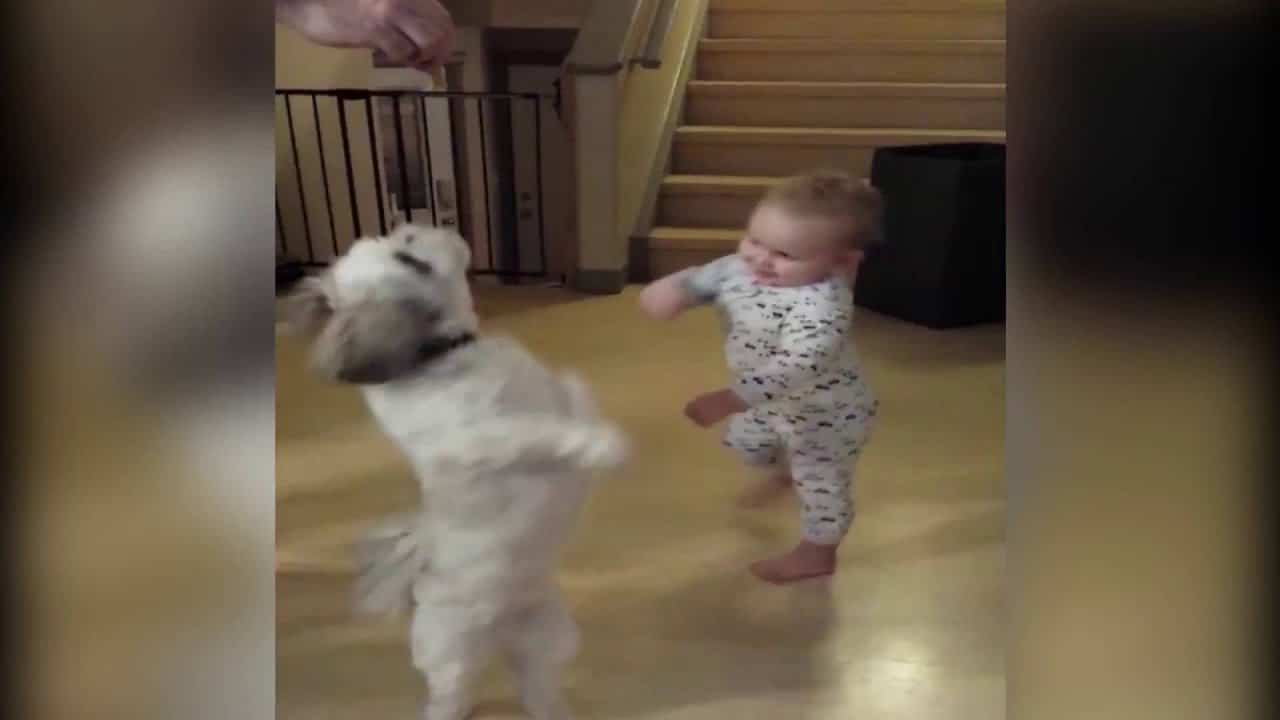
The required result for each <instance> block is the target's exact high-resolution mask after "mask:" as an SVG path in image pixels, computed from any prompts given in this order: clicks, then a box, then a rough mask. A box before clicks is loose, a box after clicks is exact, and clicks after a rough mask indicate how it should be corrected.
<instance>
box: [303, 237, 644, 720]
mask: <svg viewBox="0 0 1280 720" xmlns="http://www.w3.org/2000/svg"><path fill="white" fill-rule="evenodd" d="M469 262H470V251H469V248H468V247H467V245H466V244H465V243H464V242H463V240H462V238H461V237H459V236H457V235H456V234H454V233H452V232H448V231H445V230H441V229H436V228H424V227H418V226H414V225H405V226H401V227H399V228H397V229H396V230H395V231H393V232H392V233H391V234H390V235H388V236H386V237H379V238H364V239H361V240H359V241H357V242H356V243H355V244H354V245H352V247H351V248H350V250H348V251H347V253H346V254H344V255H343V256H342V257H340V258H338V259H337V260H336V261H335V262H334V264H333V265H332V267H331V268H330V269H329V270H328V271H326V272H325V273H324V274H322V275H319V276H316V277H312V278H308V279H306V280H304V281H303V282H302V283H301V284H300V285H299V288H298V290H297V291H295V293H294V295H293V297H292V298H291V300H290V306H291V307H290V310H291V312H290V317H291V322H290V324H291V325H292V327H293V328H294V329H295V330H296V331H300V332H303V333H306V334H309V335H313V336H314V340H313V344H312V349H311V360H312V364H313V366H314V367H315V368H316V369H317V370H318V371H319V372H320V373H321V374H323V375H325V376H326V377H328V378H331V379H333V380H335V381H338V382H345V383H353V384H356V385H358V386H359V387H360V390H361V392H362V393H363V395H364V398H365V401H366V403H367V404H368V406H369V409H370V410H371V412H372V414H373V415H374V417H375V418H376V419H377V421H378V423H379V424H380V426H381V427H382V429H383V430H384V431H385V432H386V433H387V434H388V436H390V437H391V438H392V439H393V440H394V441H395V442H396V444H397V445H398V446H399V448H400V449H401V450H402V451H403V452H404V454H405V455H406V456H407V458H408V459H409V460H410V462H411V463H412V465H413V468H414V471H415V474H416V475H417V478H418V480H419V483H420V485H421V489H422V499H423V506H422V508H421V509H420V510H419V511H416V512H411V513H405V514H402V515H399V516H396V517H393V518H389V519H388V520H387V521H386V522H384V523H383V524H382V525H381V526H379V527H377V528H375V529H374V530H373V531H372V532H370V533H369V534H368V535H367V536H366V537H365V539H364V540H363V541H362V542H361V543H360V544H359V546H358V548H357V552H358V556H359V557H358V561H359V571H358V574H357V583H356V597H357V607H358V608H359V609H360V610H361V611H363V612H366V613H396V612H403V611H408V610H410V609H412V612H413V618H412V622H411V628H410V648H411V654H412V657H413V663H414V665H415V666H416V667H417V668H418V669H419V670H420V671H421V672H422V673H423V675H424V676H425V678H426V681H427V694H428V700H427V703H426V707H425V710H424V719H425V720H462V718H465V717H466V716H467V714H468V713H469V711H470V710H471V705H472V700H471V697H470V692H469V686H470V684H471V681H472V679H473V678H474V676H475V675H476V674H477V673H478V672H479V671H480V670H482V669H483V668H484V666H485V665H486V664H487V662H489V661H490V659H492V658H494V657H495V656H505V658H506V659H507V660H508V661H509V662H511V664H512V666H513V669H514V670H515V672H516V676H517V677H518V678H519V682H520V692H521V699H522V701H523V703H524V705H525V708H526V709H527V711H528V712H529V714H530V715H531V716H532V717H533V718H534V719H535V720H566V719H567V718H568V717H569V709H568V706H567V705H566V703H565V701H564V697H563V694H562V691H561V687H560V684H561V673H562V670H563V668H564V667H565V665H567V664H568V663H569V661H570V660H572V659H573V657H574V656H575V655H576V653H577V647H578V629H577V626H576V624H575V623H574V620H573V617H572V615H571V613H570V611H569V609H568V607H567V606H566V604H565V602H564V600H563V598H562V597H561V594H560V590H559V587H558V585H557V582H556V578H555V570H556V565H557V560H558V555H559V551H560V549H561V547H562V546H563V545H564V543H565V541H566V540H567V538H568V535H569V533H570V531H571V530H572V528H573V526H574V524H575V520H576V518H577V515H578V512H579V510H580V509H581V507H582V505H583V503H584V502H585V500H586V498H587V494H588V491H589V486H590V483H591V481H592V478H593V475H594V474H596V473H597V472H600V471H603V470H606V469H610V468H614V467H617V466H619V465H620V464H621V463H622V462H623V461H624V460H625V457H626V454H627V443H626V439H625V437H624V436H623V435H622V433H621V432H620V431H619V430H618V429H617V428H616V427H615V426H614V425H612V424H610V423H608V422H606V421H605V420H604V419H603V418H602V417H601V416H600V414H599V412H598V410H597V408H596V406H595V401H594V398H593V397H592V394H591V392H590V391H589V389H588V388H587V386H586V385H585V384H583V383H582V382H581V381H579V380H578V379H577V378H575V377H573V376H571V375H567V374H557V373H553V372H552V371H550V370H548V369H547V368H546V367H544V366H543V365H542V364H541V363H539V362H538V361H537V360H536V359H535V358H534V357H533V356H532V355H530V354H529V353H528V352H527V351H526V350H525V349H524V348H523V347H522V346H520V345H519V344H518V343H516V342H515V341H513V340H510V339H506V338H500V337H489V336H481V335H480V334H479V332H478V320H477V318H476V314H475V311H474V309H473V303H472V298H471V293H470V290H469V288H468V284H467V278H466V269H467V265H468V263H469Z"/></svg>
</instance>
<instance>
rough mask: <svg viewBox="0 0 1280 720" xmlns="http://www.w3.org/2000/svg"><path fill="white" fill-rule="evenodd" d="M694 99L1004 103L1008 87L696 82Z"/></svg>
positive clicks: (692, 86) (693, 85)
mask: <svg viewBox="0 0 1280 720" xmlns="http://www.w3.org/2000/svg"><path fill="white" fill-rule="evenodd" d="M688 88H689V93H690V94H691V95H703V96H707V97H760V96H766V97H771V98H792V97H833V98H869V97H906V98H918V97H929V98H984V99H1003V98H1004V97H1005V84H1004V83H941V82H917V83H912V82H867V81H861V82H856V81H855V82H839V81H834V82H833V81H822V82H807V81H798V80H693V81H691V82H690V83H689V85H688Z"/></svg>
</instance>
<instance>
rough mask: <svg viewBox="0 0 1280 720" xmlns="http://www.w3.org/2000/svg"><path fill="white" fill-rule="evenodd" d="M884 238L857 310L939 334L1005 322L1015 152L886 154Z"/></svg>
mask: <svg viewBox="0 0 1280 720" xmlns="http://www.w3.org/2000/svg"><path fill="white" fill-rule="evenodd" d="M871 184H872V185H875V186H876V188H877V189H878V190H880V192H881V193H882V194H883V195H884V200H885V213H884V228H883V230H884V240H885V242H884V243H883V244H882V245H880V246H879V247H877V248H876V249H875V250H873V251H872V252H870V253H869V254H868V256H867V258H866V259H865V260H864V261H863V264H862V268H861V269H860V270H859V272H858V281H857V286H856V288H855V291H854V300H855V302H856V304H858V305H860V306H862V307H865V308H867V309H869V310H873V311H875V312H879V313H883V314H885V315H890V316H892V317H896V318H899V319H901V320H906V321H908V322H912V323H916V324H919V325H925V326H927V327H931V328H934V329H946V328H952V327H960V326H965V325H975V324H979V323H987V322H1002V321H1003V320H1004V288H1005V280H1004V269H1005V218H1004V210H1005V147H1004V145H1003V144H994V143H954V144H941V145H914V146H906V147H886V148H877V149H876V151H875V153H874V155H873V157H872V162H871Z"/></svg>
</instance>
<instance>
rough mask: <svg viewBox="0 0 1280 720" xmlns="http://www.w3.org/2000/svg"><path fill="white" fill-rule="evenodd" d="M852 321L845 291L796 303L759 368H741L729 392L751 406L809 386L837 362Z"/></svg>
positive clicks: (849, 303)
mask: <svg viewBox="0 0 1280 720" xmlns="http://www.w3.org/2000/svg"><path fill="white" fill-rule="evenodd" d="M852 321H853V299H852V297H851V295H850V294H849V293H847V292H837V293H834V294H832V295H829V296H828V295H823V296H821V297H818V298H815V301H814V302H812V303H809V304H800V305H797V306H796V307H794V308H793V309H792V310H791V312H790V313H789V314H788V315H787V318H786V320H785V321H784V324H783V331H782V337H781V340H780V342H779V345H778V349H777V350H776V351H775V352H774V353H773V355H772V357H770V358H768V359H767V360H766V361H765V362H764V363H763V364H762V365H761V366H760V367H759V368H758V369H756V370H753V371H749V372H745V373H743V374H742V375H741V376H740V377H739V378H738V380H737V382H735V383H734V386H733V390H734V392H735V393H736V394H737V395H738V397H740V398H742V400H743V401H744V402H745V403H746V404H747V405H749V406H755V405H760V404H762V403H767V402H771V401H773V400H776V399H777V398H778V396H780V395H783V394H786V393H794V392H797V391H803V390H806V389H808V388H809V387H810V386H811V385H813V384H814V383H815V382H817V381H818V379H819V378H821V377H822V376H824V375H826V374H828V373H830V372H831V371H832V370H833V369H834V367H835V366H836V363H837V362H838V361H839V359H840V355H841V353H842V352H843V351H844V347H845V343H846V341H847V338H848V335H849V332H850V330H851V328H852Z"/></svg>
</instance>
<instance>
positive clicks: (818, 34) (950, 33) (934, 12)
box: [707, 5, 1006, 40]
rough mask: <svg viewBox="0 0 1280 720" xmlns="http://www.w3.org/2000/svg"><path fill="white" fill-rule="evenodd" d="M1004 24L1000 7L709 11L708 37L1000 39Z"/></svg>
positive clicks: (813, 8)
mask: <svg viewBox="0 0 1280 720" xmlns="http://www.w3.org/2000/svg"><path fill="white" fill-rule="evenodd" d="M1005 24H1006V23H1005V11H1004V8H1002V7H994V6H993V7H985V8H973V7H964V6H957V7H954V8H948V7H944V6H938V7H936V8H933V9H914V10H903V9H900V8H888V7H881V8H869V9H865V10H864V9H858V8H856V7H852V8H851V7H849V6H848V5H842V6H829V7H809V8H806V7H791V6H789V5H787V6H780V7H775V8H769V9H742V10H739V9H723V10H717V9H714V8H712V9H711V10H709V11H708V12H707V37H713V38H727V37H744V38H745V37H758V38H775V37H791V38H802V37H803V38H826V37H838V38H867V39H875V38H893V39H901V40H910V39H955V40H998V39H1003V38H1004V37H1005Z"/></svg>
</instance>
